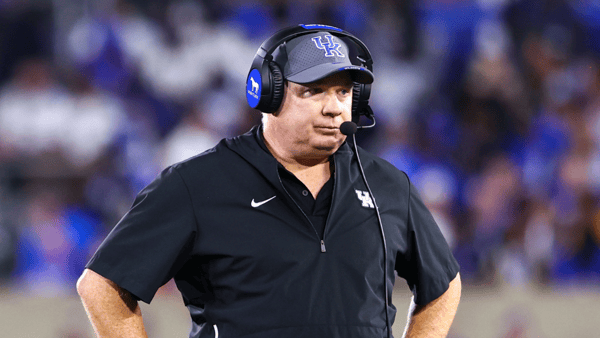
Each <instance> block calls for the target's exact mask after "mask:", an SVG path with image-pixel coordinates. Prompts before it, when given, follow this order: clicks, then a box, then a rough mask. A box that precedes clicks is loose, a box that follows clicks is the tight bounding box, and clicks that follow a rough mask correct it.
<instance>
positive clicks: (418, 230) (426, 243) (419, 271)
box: [396, 183, 459, 305]
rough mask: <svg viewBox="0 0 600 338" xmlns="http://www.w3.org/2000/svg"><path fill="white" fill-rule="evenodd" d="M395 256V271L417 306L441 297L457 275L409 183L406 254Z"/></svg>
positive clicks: (439, 234) (448, 252)
mask: <svg viewBox="0 0 600 338" xmlns="http://www.w3.org/2000/svg"><path fill="white" fill-rule="evenodd" d="M399 256H400V257H397V259H396V271H397V272H398V275H399V276H400V277H402V278H404V279H406V281H407V283H408V285H409V287H410V288H411V290H412V292H413V295H414V300H415V303H416V304H418V305H425V304H427V303H429V302H431V301H433V300H435V299H436V298H438V297H439V296H441V295H442V294H443V293H444V292H445V291H446V290H447V289H448V286H449V284H450V282H451V281H452V280H453V279H454V278H455V277H456V275H457V273H458V272H459V265H458V263H457V261H456V259H455V258H454V256H453V255H452V252H451V250H450V248H449V246H448V243H447V242H446V239H445V238H444V236H443V235H442V232H441V231H440V228H439V227H438V225H437V223H436V222H435V220H434V219H433V216H432V215H431V213H430V212H429V210H428V209H427V207H426V206H425V204H424V203H423V201H422V199H421V197H420V196H419V194H418V193H417V191H416V189H415V187H414V186H413V185H412V183H409V205H408V222H407V251H406V252H401V253H399Z"/></svg>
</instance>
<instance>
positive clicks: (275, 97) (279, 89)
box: [246, 24, 374, 123]
mask: <svg viewBox="0 0 600 338" xmlns="http://www.w3.org/2000/svg"><path fill="white" fill-rule="evenodd" d="M318 32H327V33H330V34H331V35H334V36H337V37H339V38H341V39H343V40H344V42H350V43H347V45H348V49H349V52H350V62H351V63H352V64H354V65H357V66H360V67H364V68H367V69H368V70H370V71H371V72H372V71H373V59H372V57H371V53H370V52H369V49H368V48H367V46H366V45H365V44H364V43H363V42H362V41H360V40H359V39H358V38H357V37H355V36H354V35H352V34H350V33H348V32H346V31H344V30H342V29H340V28H337V27H333V26H328V25H302V24H301V25H297V26H292V27H288V28H284V29H282V30H280V31H278V32H277V33H275V34H273V35H272V36H271V37H269V38H268V39H267V40H265V42H263V43H262V45H261V46H260V47H259V48H258V51H257V52H256V55H255V56H254V60H253V61H252V66H251V67H250V71H249V72H248V77H247V79H246V99H247V101H248V104H249V105H250V107H252V108H256V109H258V110H260V111H261V112H263V113H274V112H276V111H277V109H279V106H280V105H281V101H282V100H283V93H284V78H283V73H282V71H281V67H283V65H280V64H278V63H277V62H276V61H275V60H273V52H274V51H275V50H276V49H277V48H278V47H279V46H281V45H282V44H285V43H286V42H287V41H290V40H292V39H294V38H296V37H299V36H301V35H306V34H312V33H318ZM257 87H258V88H257ZM370 96H371V84H363V83H355V84H354V87H353V89H352V121H354V122H355V123H358V120H359V118H360V116H361V115H364V116H366V117H367V118H369V119H371V120H373V118H372V116H373V110H372V109H371V108H370V107H369V97H370ZM373 121H374V120H373Z"/></svg>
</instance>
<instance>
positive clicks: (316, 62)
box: [273, 32, 373, 84]
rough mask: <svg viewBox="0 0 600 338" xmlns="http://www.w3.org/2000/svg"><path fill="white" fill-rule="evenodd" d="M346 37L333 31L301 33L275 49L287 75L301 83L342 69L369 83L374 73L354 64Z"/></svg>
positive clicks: (353, 79)
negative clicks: (345, 40)
mask: <svg viewBox="0 0 600 338" xmlns="http://www.w3.org/2000/svg"><path fill="white" fill-rule="evenodd" d="M350 56H351V55H350V51H349V48H348V45H347V44H346V42H344V40H343V39H342V38H340V37H338V36H335V35H332V34H331V33H329V32H317V33H313V34H306V35H301V36H299V37H297V38H294V39H292V40H290V41H287V42H286V43H283V44H282V45H281V46H280V47H278V48H277V49H276V50H275V51H274V52H273V58H274V61H275V62H276V63H277V64H278V65H279V66H280V67H281V69H282V71H283V77H284V78H285V79H286V80H288V81H290V82H295V83H300V84H305V83H311V82H315V81H318V80H321V79H323V78H325V77H327V76H329V75H332V74H334V73H337V72H341V71H348V72H350V76H351V78H352V81H354V82H358V83H364V84H369V83H372V82H373V73H372V72H371V71H370V70H368V69H367V68H364V67H361V66H357V65H354V64H352V62H351V61H350Z"/></svg>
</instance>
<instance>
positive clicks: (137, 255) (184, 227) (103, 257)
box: [86, 167, 197, 303]
mask: <svg viewBox="0 0 600 338" xmlns="http://www.w3.org/2000/svg"><path fill="white" fill-rule="evenodd" d="M196 233H197V231H196V219H195V216H194V211H193V208H192V203H191V199H190V196H189V192H188V190H187V187H186V185H185V183H184V181H183V179H182V178H181V176H180V175H179V173H178V172H177V171H176V169H175V168H173V167H169V168H167V169H165V170H164V171H163V172H162V173H161V174H160V175H159V176H158V177H157V178H156V179H155V180H154V181H153V182H152V183H150V184H149V185H148V186H147V187H145V188H144V189H143V190H142V191H141V192H140V193H139V194H138V195H137V197H136V198H135V201H134V203H133V206H132V207H131V209H130V210H129V211H128V212H127V213H126V214H125V216H124V217H123V218H122V219H121V220H120V221H119V222H118V223H117V225H116V226H115V227H114V228H113V230H112V231H111V232H110V233H109V234H108V236H107V237H106V239H105V240H104V241H103V242H102V244H101V245H100V247H99V248H98V250H97V251H96V253H95V254H94V256H93V257H92V258H91V260H90V261H89V262H88V264H87V266H86V267H87V268H89V269H91V270H93V271H95V272H97V273H98V274H100V275H102V276H104V277H105V278H108V279H110V280H111V281H113V282H115V283H116V284H117V285H119V286H120V287H121V288H124V289H126V290H127V291H129V292H131V293H132V294H133V295H134V296H136V297H137V298H138V299H141V300H142V301H144V302H146V303H150V301H151V300H152V298H153V297H154V294H155V293H156V291H157V290H158V289H159V288H160V287H161V286H162V285H164V284H165V283H166V282H167V281H169V280H170V279H171V278H172V277H173V276H174V275H175V274H176V273H177V271H178V270H179V269H180V268H181V266H183V264H184V263H185V262H186V260H187V259H188V256H189V254H190V252H191V250H192V247H193V244H194V241H195V236H196Z"/></svg>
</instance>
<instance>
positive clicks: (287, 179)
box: [258, 132, 335, 238]
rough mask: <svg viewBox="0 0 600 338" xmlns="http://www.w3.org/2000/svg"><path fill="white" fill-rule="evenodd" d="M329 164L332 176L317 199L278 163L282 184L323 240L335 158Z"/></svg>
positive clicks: (266, 149)
mask: <svg viewBox="0 0 600 338" xmlns="http://www.w3.org/2000/svg"><path fill="white" fill-rule="evenodd" d="M258 135H259V137H258V144H259V145H260V147H261V148H262V149H263V150H264V151H266V152H267V153H268V154H269V155H271V156H272V154H271V152H270V151H269V148H267V145H266V144H265V140H264V137H263V135H262V132H260V133H258ZM329 164H330V170H331V176H330V177H329V180H328V181H327V182H326V183H325V184H324V185H323V187H322V188H321V190H320V191H319V193H318V194H317V198H316V199H315V198H314V197H313V196H312V194H311V193H310V191H309V190H308V188H307V187H306V185H304V183H302V181H300V180H299V179H298V178H297V177H296V176H295V175H294V174H292V173H291V172H290V171H289V170H287V169H286V168H285V167H284V166H283V165H282V164H281V163H278V169H279V177H281V183H282V184H283V187H284V188H285V190H286V191H287V192H288V193H289V194H290V195H291V197H292V198H293V199H294V201H296V204H298V206H299V207H300V208H301V209H302V211H303V212H304V213H305V214H306V216H307V217H308V218H309V219H310V221H311V223H312V224H313V226H314V228H315V231H317V233H318V234H319V236H321V238H323V232H324V231H325V223H327V215H329V208H330V207H331V197H332V196H333V182H334V176H335V175H334V171H335V166H334V165H333V158H330V159H329Z"/></svg>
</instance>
